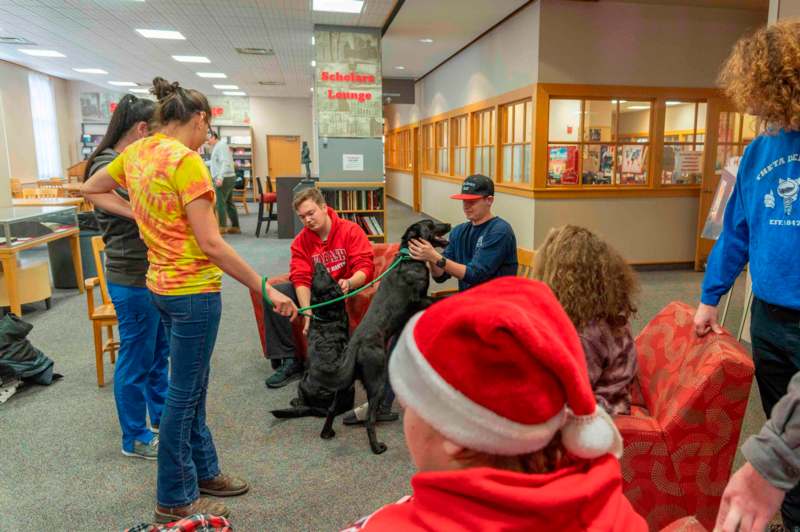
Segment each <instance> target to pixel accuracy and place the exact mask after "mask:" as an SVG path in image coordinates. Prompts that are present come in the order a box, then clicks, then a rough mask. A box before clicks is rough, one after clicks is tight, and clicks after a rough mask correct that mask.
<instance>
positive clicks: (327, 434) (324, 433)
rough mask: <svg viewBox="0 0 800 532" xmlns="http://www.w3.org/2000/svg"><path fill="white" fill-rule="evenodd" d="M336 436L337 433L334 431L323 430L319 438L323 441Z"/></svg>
mask: <svg viewBox="0 0 800 532" xmlns="http://www.w3.org/2000/svg"><path fill="white" fill-rule="evenodd" d="M334 436H336V431H335V430H333V429H330V430H323V431H322V432H321V433H320V435H319V437H320V438H322V439H323V440H330V439H331V438H333V437H334Z"/></svg>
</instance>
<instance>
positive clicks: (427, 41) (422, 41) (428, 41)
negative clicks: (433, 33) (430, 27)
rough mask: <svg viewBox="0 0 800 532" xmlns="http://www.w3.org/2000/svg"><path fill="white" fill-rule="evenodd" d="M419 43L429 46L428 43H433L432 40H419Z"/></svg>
mask: <svg viewBox="0 0 800 532" xmlns="http://www.w3.org/2000/svg"><path fill="white" fill-rule="evenodd" d="M419 42H421V43H425V44H430V43H432V42H433V39H420V40H419Z"/></svg>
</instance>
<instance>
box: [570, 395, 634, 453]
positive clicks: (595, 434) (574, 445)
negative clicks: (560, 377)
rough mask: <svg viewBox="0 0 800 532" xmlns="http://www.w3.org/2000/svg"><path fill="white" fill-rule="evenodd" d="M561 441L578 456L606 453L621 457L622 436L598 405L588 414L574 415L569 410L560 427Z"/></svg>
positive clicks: (609, 417)
mask: <svg viewBox="0 0 800 532" xmlns="http://www.w3.org/2000/svg"><path fill="white" fill-rule="evenodd" d="M561 443H562V444H563V445H564V447H565V448H566V449H567V450H568V451H569V452H570V453H572V454H574V455H575V456H577V457H578V458H586V459H592V458H598V457H600V456H603V455H604V454H607V453H610V454H613V455H614V456H616V457H617V458H621V457H622V437H621V436H620V433H619V431H618V430H617V427H616V425H614V421H613V420H612V419H611V416H609V415H608V413H607V412H606V411H605V410H604V409H603V407H601V406H600V405H597V408H596V410H595V413H594V414H591V415H588V416H576V415H574V414H573V413H572V412H571V411H569V412H568V414H567V422H566V423H565V424H564V426H563V427H562V428H561Z"/></svg>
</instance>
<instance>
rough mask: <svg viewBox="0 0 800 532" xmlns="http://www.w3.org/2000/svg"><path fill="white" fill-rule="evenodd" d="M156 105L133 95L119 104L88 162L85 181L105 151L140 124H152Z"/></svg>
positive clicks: (126, 96)
mask: <svg viewBox="0 0 800 532" xmlns="http://www.w3.org/2000/svg"><path fill="white" fill-rule="evenodd" d="M155 109H156V104H155V102H153V101H151V100H147V99H144V98H137V97H136V96H134V95H133V94H126V95H125V96H123V97H122V99H121V100H120V101H119V103H117V108H116V109H114V114H112V115H111V120H110V121H109V123H108V129H107V130H106V134H105V135H104V136H103V140H101V141H100V144H98V145H97V148H95V150H94V151H93V152H92V154H91V155H90V156H89V158H88V159H87V160H86V169H85V170H84V172H83V180H84V181H86V180H87V179H89V176H90V175H91V174H90V173H89V172H91V170H92V165H93V164H94V160H95V158H96V157H97V156H98V155H99V154H100V153H101V152H102V151H103V150H105V149H107V148H112V147H114V146H115V145H116V144H117V142H119V140H120V139H121V138H122V137H124V136H125V134H126V133H127V132H128V131H130V129H131V128H132V127H133V126H135V125H136V124H138V123H139V122H147V123H150V122H151V121H152V119H153V113H154V112H155Z"/></svg>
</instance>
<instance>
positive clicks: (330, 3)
mask: <svg viewBox="0 0 800 532" xmlns="http://www.w3.org/2000/svg"><path fill="white" fill-rule="evenodd" d="M363 8H364V0H314V3H313V9H314V11H330V12H333V13H361V10H362V9H363Z"/></svg>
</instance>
